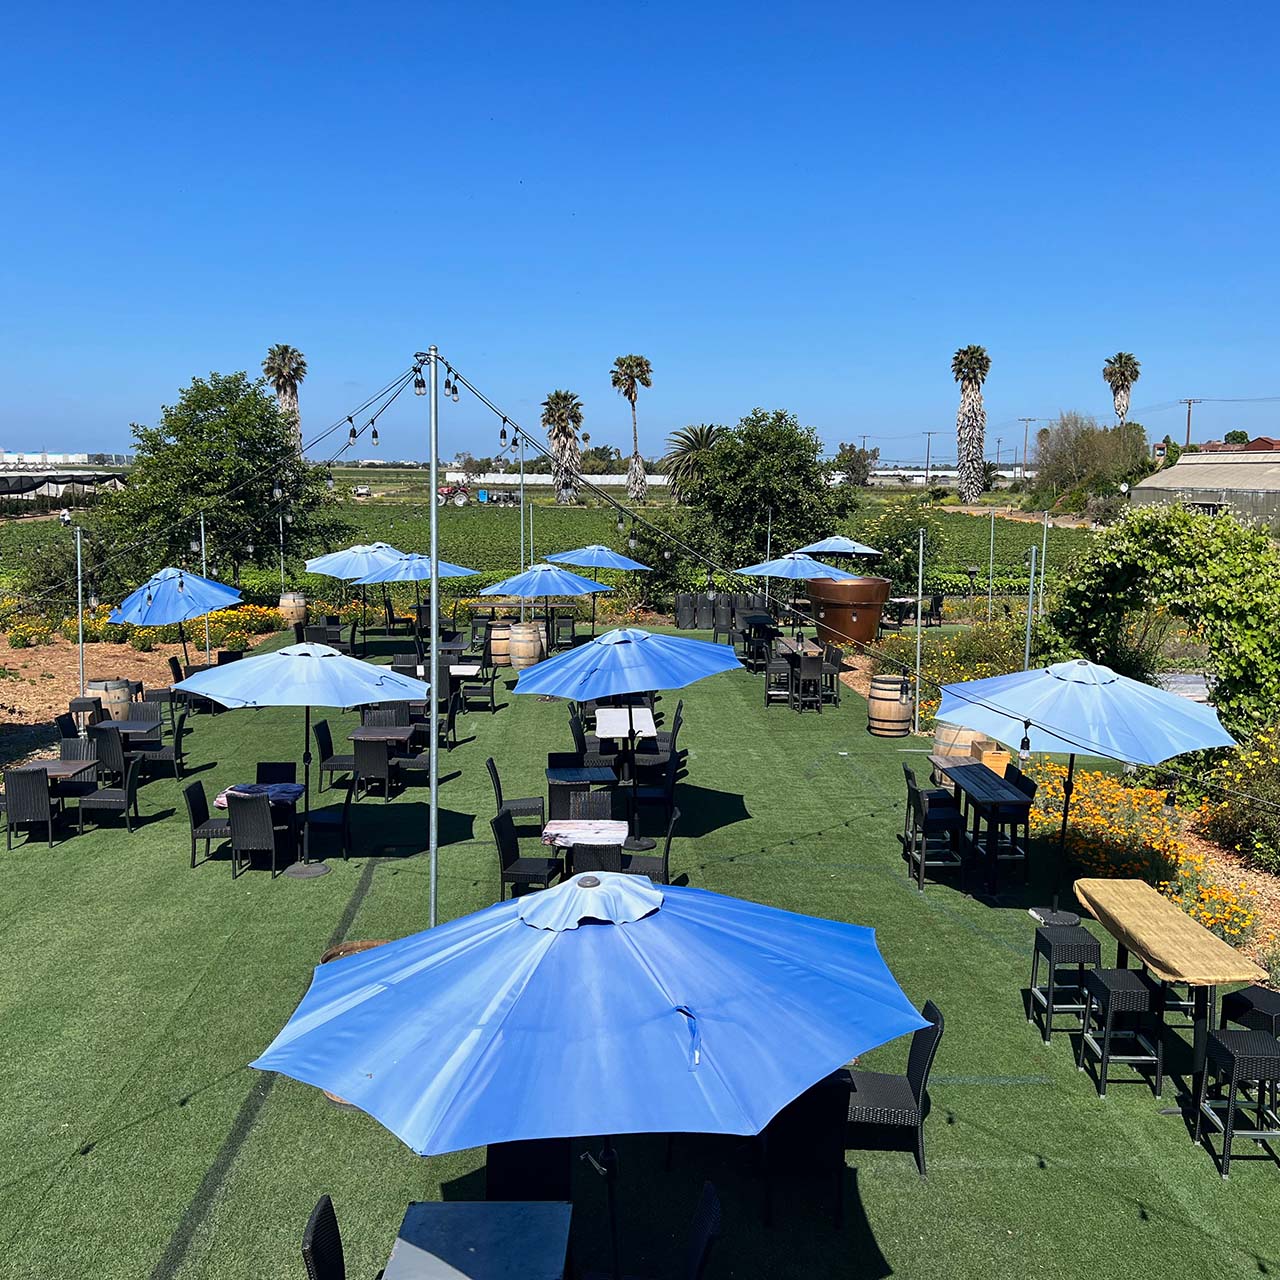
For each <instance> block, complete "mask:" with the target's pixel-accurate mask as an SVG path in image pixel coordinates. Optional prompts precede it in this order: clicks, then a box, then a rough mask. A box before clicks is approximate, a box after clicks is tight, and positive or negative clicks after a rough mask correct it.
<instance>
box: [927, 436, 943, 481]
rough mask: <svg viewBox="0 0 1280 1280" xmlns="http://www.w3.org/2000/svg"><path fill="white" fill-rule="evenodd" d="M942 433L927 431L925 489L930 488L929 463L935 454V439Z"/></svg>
mask: <svg viewBox="0 0 1280 1280" xmlns="http://www.w3.org/2000/svg"><path fill="white" fill-rule="evenodd" d="M941 434H942V432H941V431H926V432H925V433H924V487H925V488H926V489H927V488H928V487H929V462H930V459H931V457H932V453H933V437H934V436H940V435H941Z"/></svg>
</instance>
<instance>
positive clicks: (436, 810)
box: [414, 346, 440, 929]
mask: <svg viewBox="0 0 1280 1280" xmlns="http://www.w3.org/2000/svg"><path fill="white" fill-rule="evenodd" d="M414 359H415V360H416V361H417V362H418V363H419V364H423V363H425V364H426V366H427V374H428V378H429V381H430V397H431V398H430V400H429V401H428V408H429V416H428V422H429V429H428V448H429V449H430V451H431V452H430V455H429V456H430V463H429V466H430V475H431V520H430V528H431V645H430V648H429V649H428V653H429V654H430V662H431V665H430V666H429V667H428V668H427V677H428V679H429V680H430V682H431V697H430V698H429V699H428V701H427V705H428V706H429V707H430V708H431V718H430V726H431V728H430V732H431V741H430V743H429V745H428V747H427V751H428V768H429V771H430V772H429V777H430V779H431V802H430V813H429V815H428V818H427V857H428V863H429V867H428V876H429V881H430V889H429V897H428V906H427V923H428V926H429V927H430V928H432V929H434V928H435V925H436V918H437V900H436V888H437V880H438V875H439V861H440V691H439V689H437V688H436V685H437V684H438V683H439V680H440V661H439V650H440V514H439V513H440V504H439V503H438V502H436V500H435V499H436V490H437V489H438V488H439V480H440V475H439V466H440V464H439V457H440V354H439V352H438V351H437V350H436V348H435V347H434V346H430V347H428V348H427V350H426V351H425V352H421V351H420V352H418V353H417V355H415V356H414Z"/></svg>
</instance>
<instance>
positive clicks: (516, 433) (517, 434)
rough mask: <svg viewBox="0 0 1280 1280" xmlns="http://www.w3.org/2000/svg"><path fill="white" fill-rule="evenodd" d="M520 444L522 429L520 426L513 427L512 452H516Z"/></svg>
mask: <svg viewBox="0 0 1280 1280" xmlns="http://www.w3.org/2000/svg"><path fill="white" fill-rule="evenodd" d="M519 444H520V430H519V428H518V427H512V428H511V452H512V453H515V451H516V448H517V447H518V446H519Z"/></svg>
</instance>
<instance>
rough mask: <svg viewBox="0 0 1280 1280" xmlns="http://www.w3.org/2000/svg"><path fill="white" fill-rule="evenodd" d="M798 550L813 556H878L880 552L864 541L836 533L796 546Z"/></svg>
mask: <svg viewBox="0 0 1280 1280" xmlns="http://www.w3.org/2000/svg"><path fill="white" fill-rule="evenodd" d="M797 550H798V551H799V552H801V553H802V554H806V555H814V556H823V555H826V556H878V555H881V554H882V553H881V552H879V551H877V550H876V549H875V547H869V546H867V544H866V543H865V542H855V541H854V539H853V538H846V537H845V536H844V535H843V534H840V533H837V534H835V535H834V536H833V537H830V538H823V539H822V541H821V542H811V543H809V545H808V546H807V547H799V548H797Z"/></svg>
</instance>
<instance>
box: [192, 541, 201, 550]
mask: <svg viewBox="0 0 1280 1280" xmlns="http://www.w3.org/2000/svg"><path fill="white" fill-rule="evenodd" d="M191 550H192V551H199V550H200V539H199V538H192V539H191Z"/></svg>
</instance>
